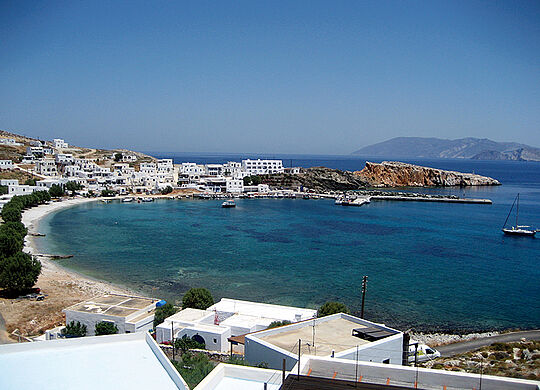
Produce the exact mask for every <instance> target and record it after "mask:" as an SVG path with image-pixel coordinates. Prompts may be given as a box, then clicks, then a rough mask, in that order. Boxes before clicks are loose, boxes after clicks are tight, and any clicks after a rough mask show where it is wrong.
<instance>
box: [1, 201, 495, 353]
mask: <svg viewBox="0 0 540 390" xmlns="http://www.w3.org/2000/svg"><path fill="white" fill-rule="evenodd" d="M163 198H166V197H163ZM100 200H101V198H75V199H68V200H63V201H60V202H53V203H49V204H45V205H40V206H37V207H34V208H32V209H29V210H26V211H24V213H23V216H22V223H24V225H25V226H26V227H27V228H28V235H27V236H26V238H25V245H24V249H23V250H24V251H25V252H27V253H30V254H32V255H35V256H36V255H37V257H38V258H39V260H40V261H41V264H42V272H41V275H40V277H39V279H38V282H37V283H36V286H38V287H40V288H41V289H42V291H43V293H44V294H47V295H48V297H47V298H46V300H45V301H43V302H50V301H52V300H53V299H51V298H53V295H54V299H55V301H56V302H55V307H54V308H50V309H53V310H54V311H55V312H54V313H45V316H49V317H51V314H52V317H53V318H54V319H55V321H53V322H54V325H56V324H58V323H61V320H63V313H62V309H64V308H66V307H68V306H70V305H71V304H74V303H78V302H80V301H83V300H85V299H88V298H91V297H93V296H96V295H100V294H108V293H120V294H130V295H141V294H137V293H136V292H134V291H133V290H130V289H129V288H126V287H123V286H121V285H118V284H113V283H110V282H106V281H103V280H98V279H95V278H92V277H89V276H86V275H83V274H80V273H78V272H77V271H74V270H71V269H69V268H66V267H64V266H62V265H60V264H58V263H57V262H55V261H54V260H52V259H50V258H48V257H44V256H39V254H38V250H37V248H36V243H35V241H34V240H35V239H36V238H40V237H36V236H32V235H31V234H36V233H39V222H40V220H41V219H42V218H43V217H45V216H47V215H49V214H51V213H53V212H56V211H60V210H62V209H66V208H69V207H74V206H77V205H81V204H84V203H89V202H95V201H100ZM74 292H75V293H74ZM28 304H30V305H28ZM5 305H6V303H5V302H2V299H1V298H0V309H1V310H0V311H2V314H3V315H4V317H5V319H6V325H7V328H8V331H11V330H13V329H15V328H19V329H20V330H24V329H25V328H26V329H28V332H27V334H36V331H37V333H41V332H42V331H44V330H45V329H49V328H51V327H53V326H50V325H46V326H45V325H44V326H40V327H38V328H37V329H36V327H34V326H32V325H38V324H39V325H41V324H40V322H46V323H47V321H40V318H41V316H42V315H43V313H42V311H41V310H40V309H41V307H42V306H46V305H45V304H43V303H39V302H34V301H29V300H22V301H18V302H16V303H12V305H11V306H13V308H15V307H17V310H18V311H21V310H23V311H29V312H28V313H19V314H25V315H20V316H17V315H11V316H10V315H9V314H10V313H7V314H8V315H6V314H5V313H4V310H3V308H4V306H5ZM11 314H16V313H11ZM6 317H7V318H6ZM17 317H25V319H24V320H23V318H19V320H23V321H22V322H24V321H26V322H27V323H28V324H23V323H22V322H21V321H17ZM26 317H32V318H31V319H28V318H26ZM48 324H51V321H49V322H48ZM24 325H31V326H24ZM502 332H504V331H498V330H497V331H493V330H486V331H480V332H474V333H467V334H458V333H444V332H437V331H435V332H429V331H428V332H425V331H418V332H415V331H412V332H411V338H413V339H415V340H417V341H420V342H421V343H425V344H428V345H431V346H438V345H444V344H449V343H454V342H458V341H465V340H471V339H476V338H483V337H488V336H492V335H496V334H500V333H502Z"/></svg>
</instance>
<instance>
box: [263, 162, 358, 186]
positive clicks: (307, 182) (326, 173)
mask: <svg viewBox="0 0 540 390" xmlns="http://www.w3.org/2000/svg"><path fill="white" fill-rule="evenodd" d="M261 179H262V182H263V183H264V184H268V185H269V186H270V187H272V188H287V189H288V188H298V187H300V186H303V187H305V188H309V189H312V190H316V191H348V190H357V189H360V188H366V186H367V185H368V183H367V182H366V181H365V180H364V179H363V178H362V177H361V176H358V175H356V174H354V173H353V172H349V171H340V170H339V169H330V168H324V167H315V168H302V169H301V170H300V173H298V174H289V173H278V174H271V175H261Z"/></svg>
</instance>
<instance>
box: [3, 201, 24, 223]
mask: <svg viewBox="0 0 540 390" xmlns="http://www.w3.org/2000/svg"><path fill="white" fill-rule="evenodd" d="M2 219H3V220H4V222H21V208H19V207H18V205H16V204H11V201H10V202H8V203H6V204H5V205H4V207H3V208H2Z"/></svg>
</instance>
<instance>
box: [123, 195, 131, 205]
mask: <svg viewBox="0 0 540 390" xmlns="http://www.w3.org/2000/svg"><path fill="white" fill-rule="evenodd" d="M122 202H124V203H129V202H133V198H132V197H130V196H128V197H127V198H124V199H122Z"/></svg>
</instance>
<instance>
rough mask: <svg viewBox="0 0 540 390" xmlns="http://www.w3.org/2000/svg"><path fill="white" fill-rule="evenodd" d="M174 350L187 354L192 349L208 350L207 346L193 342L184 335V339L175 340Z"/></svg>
mask: <svg viewBox="0 0 540 390" xmlns="http://www.w3.org/2000/svg"><path fill="white" fill-rule="evenodd" d="M174 348H176V350H180V351H182V353H186V352H188V351H189V350H190V349H204V348H206V345H205V344H204V343H199V342H197V341H195V340H193V339H192V338H191V337H188V336H187V335H183V336H182V338H179V339H176V340H174Z"/></svg>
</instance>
